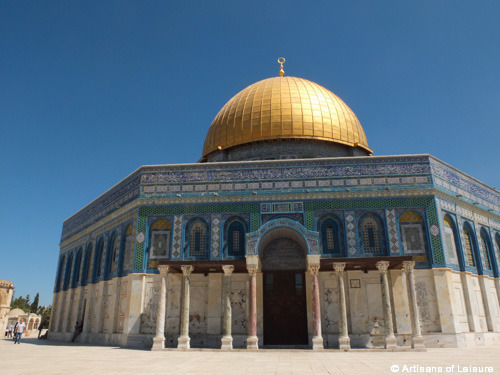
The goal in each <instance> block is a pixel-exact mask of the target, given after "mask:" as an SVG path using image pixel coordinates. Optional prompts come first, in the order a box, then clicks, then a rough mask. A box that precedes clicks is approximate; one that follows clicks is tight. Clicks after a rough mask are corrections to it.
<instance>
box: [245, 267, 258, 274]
mask: <svg viewBox="0 0 500 375" xmlns="http://www.w3.org/2000/svg"><path fill="white" fill-rule="evenodd" d="M257 269H258V266H257V265H256V264H247V271H248V273H249V274H250V276H255V275H256V274H257Z"/></svg>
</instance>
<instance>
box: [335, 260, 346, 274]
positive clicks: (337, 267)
mask: <svg viewBox="0 0 500 375" xmlns="http://www.w3.org/2000/svg"><path fill="white" fill-rule="evenodd" d="M344 269H345V263H343V262H334V263H333V270H334V271H335V273H336V274H337V275H342V274H343V273H344Z"/></svg>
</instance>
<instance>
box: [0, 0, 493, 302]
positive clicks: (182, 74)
mask: <svg viewBox="0 0 500 375" xmlns="http://www.w3.org/2000/svg"><path fill="white" fill-rule="evenodd" d="M499 14H500V2H498V1H461V0H449V1H435V0H432V1H400V0H395V1H373V0H368V1H333V0H328V1H318V2H306V1H300V2H298V1H273V0H265V1H255V0H254V1H246V2H241V1H234V0H228V1H196V2H195V1H177V2H174V1H123V0H120V1H100V0H99V1H76V0H75V1H62V0H59V1H48V0H47V1H39V0H33V1H22V0H12V1H8V0H3V1H2V2H1V3H0V129H2V136H1V138H0V146H1V147H0V152H1V155H0V156H1V158H0V160H1V161H0V163H1V164H0V165H1V172H2V173H1V178H2V183H1V195H0V209H1V215H0V220H1V221H0V228H1V231H2V232H1V234H2V243H1V245H0V246H1V247H0V257H1V258H0V259H1V260H0V279H7V280H11V281H13V282H14V285H15V287H16V295H17V296H19V295H23V296H24V295H26V294H28V293H29V294H30V295H31V296H32V297H33V296H34V295H35V294H36V293H37V292H40V302H41V303H42V304H50V303H52V288H53V284H54V279H55V272H56V265H57V258H58V252H59V240H60V235H61V229H62V222H63V220H65V219H66V218H68V217H69V216H71V215H72V214H73V213H75V212H76V211H78V210H79V209H81V208H82V207H83V206H85V205H86V204H87V203H89V202H90V201H92V200H93V199H94V198H96V197H98V196H99V195H100V194H102V193H103V192H104V191H106V190H107V189H109V188H110V187H111V186H113V185H114V184H116V183H117V182H119V181H120V180H121V179H122V178H124V177H125V176H127V175H128V174H130V173H131V172H133V171H134V170H135V169H137V168H138V167H139V166H141V165H145V164H170V163H186V162H196V161H197V160H198V159H199V158H200V156H201V151H202V147H203V141H204V138H205V135H206V132H207V130H208V127H209V126H210V124H211V122H212V120H213V118H214V117H215V115H216V114H217V112H218V110H219V109H220V108H221V107H222V106H223V105H224V104H225V103H226V102H227V101H228V100H229V99H230V98H231V97H232V96H233V95H234V94H236V93H237V92H238V91H240V90H241V89H243V88H244V87H246V86H248V85H249V84H252V83H254V82H256V81H259V80H261V79H264V78H267V77H271V76H276V75H277V74H278V64H277V63H276V59H277V58H278V57H280V56H284V57H285V58H286V60H287V61H286V64H285V71H286V74H287V75H293V76H299V77H303V78H307V79H310V80H312V81H315V82H317V83H319V84H321V85H323V86H325V87H327V88H328V89H330V90H331V91H333V92H334V93H336V94H337V95H339V96H340V97H341V98H342V99H343V100H344V101H345V102H346V103H347V104H348V105H349V106H350V107H351V108H352V109H353V110H354V112H355V113H356V114H357V116H358V118H359V119H360V121H361V124H362V125H363V127H364V129H365V132H366V135H367V137H368V142H369V145H370V147H371V148H372V149H373V150H374V153H375V154H376V155H391V154H412V153H413V154H415V153H430V154H432V155H434V156H436V157H438V158H440V159H441V160H443V161H445V162H447V163H450V164H452V165H453V166H455V167H457V168H459V169H461V170H462V171H464V172H466V173H468V174H470V175H472V176H473V177H475V178H477V179H479V180H481V181H483V182H485V183H487V184H489V185H490V186H492V187H496V188H500V173H499V169H500V168H499V166H498V164H499V162H500V157H499V153H498V145H499V140H500V74H499V73H500V26H499V23H498V22H499V21H498V15H499Z"/></svg>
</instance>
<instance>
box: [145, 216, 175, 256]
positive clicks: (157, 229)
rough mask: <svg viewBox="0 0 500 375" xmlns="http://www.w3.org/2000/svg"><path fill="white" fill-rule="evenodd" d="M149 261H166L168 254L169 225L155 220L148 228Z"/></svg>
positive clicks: (160, 220)
mask: <svg viewBox="0 0 500 375" xmlns="http://www.w3.org/2000/svg"><path fill="white" fill-rule="evenodd" d="M150 241H151V251H150V257H151V259H167V258H168V257H169V254H170V223H169V222H168V221H167V220H165V219H159V220H156V221H155V222H154V223H153V225H151V228H150Z"/></svg>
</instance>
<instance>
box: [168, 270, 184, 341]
mask: <svg viewBox="0 0 500 375" xmlns="http://www.w3.org/2000/svg"><path fill="white" fill-rule="evenodd" d="M181 287H182V274H180V273H174V274H169V275H168V277H167V321H166V324H165V333H166V334H167V335H178V334H179V332H180V329H179V324H180V311H181Z"/></svg>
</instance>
